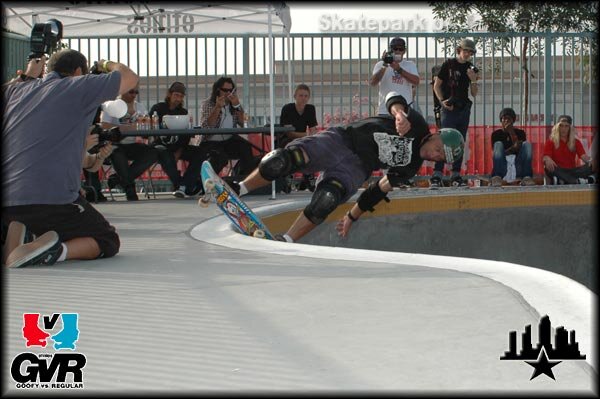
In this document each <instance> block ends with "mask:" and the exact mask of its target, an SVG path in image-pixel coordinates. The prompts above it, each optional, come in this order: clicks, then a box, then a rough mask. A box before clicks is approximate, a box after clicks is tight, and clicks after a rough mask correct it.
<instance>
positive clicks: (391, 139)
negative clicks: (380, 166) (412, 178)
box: [373, 132, 414, 167]
mask: <svg viewBox="0 0 600 399" xmlns="http://www.w3.org/2000/svg"><path fill="white" fill-rule="evenodd" d="M373 138H374V139H375V143H377V146H378V147H379V160H380V161H381V162H383V163H384V164H386V165H388V166H390V167H394V166H406V165H408V164H410V160H411V158H412V142H413V140H414V138H409V137H400V136H391V135H389V134H387V133H381V132H376V133H373Z"/></svg>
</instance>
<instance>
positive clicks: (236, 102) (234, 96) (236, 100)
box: [227, 92, 240, 107]
mask: <svg viewBox="0 0 600 399" xmlns="http://www.w3.org/2000/svg"><path fill="white" fill-rule="evenodd" d="M227 99H228V100H229V102H230V103H231V105H233V106H234V107H237V106H238V105H240V99H239V98H238V96H237V94H235V93H234V92H231V93H230V94H229V95H228V96H227Z"/></svg>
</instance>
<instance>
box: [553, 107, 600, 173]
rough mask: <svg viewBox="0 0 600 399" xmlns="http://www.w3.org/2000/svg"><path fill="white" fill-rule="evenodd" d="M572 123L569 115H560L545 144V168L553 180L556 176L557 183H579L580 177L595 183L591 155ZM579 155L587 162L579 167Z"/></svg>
mask: <svg viewBox="0 0 600 399" xmlns="http://www.w3.org/2000/svg"><path fill="white" fill-rule="evenodd" d="M572 125H573V118H571V117H570V116H569V115H561V116H559V117H558V123H557V124H556V125H554V127H552V132H551V133H550V137H549V138H548V140H547V141H546V144H545V146H544V156H543V158H542V160H543V161H544V170H545V172H546V175H547V176H548V177H549V178H550V180H551V181H552V182H554V178H555V177H556V179H557V183H560V182H562V183H564V184H578V183H579V182H580V179H584V180H585V182H586V183H587V182H590V183H594V182H595V179H594V177H593V176H592V168H591V165H590V157H589V156H588V155H587V154H586V151H585V149H584V148H583V144H581V141H580V140H579V139H577V137H576V136H577V132H576V130H575V128H574V127H573V126H572ZM577 157H579V159H581V160H582V161H583V162H585V164H584V165H583V166H579V167H577V163H576V158H577Z"/></svg>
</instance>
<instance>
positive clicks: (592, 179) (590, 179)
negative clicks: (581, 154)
mask: <svg viewBox="0 0 600 399" xmlns="http://www.w3.org/2000/svg"><path fill="white" fill-rule="evenodd" d="M587 184H596V176H594V175H589V176H588V178H587Z"/></svg>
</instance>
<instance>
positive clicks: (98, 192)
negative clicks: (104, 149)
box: [83, 107, 112, 203]
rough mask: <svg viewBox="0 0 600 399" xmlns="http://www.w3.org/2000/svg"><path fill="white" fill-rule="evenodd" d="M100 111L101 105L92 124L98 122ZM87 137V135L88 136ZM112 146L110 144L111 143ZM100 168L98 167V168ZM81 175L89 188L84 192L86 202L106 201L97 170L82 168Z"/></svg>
mask: <svg viewBox="0 0 600 399" xmlns="http://www.w3.org/2000/svg"><path fill="white" fill-rule="evenodd" d="M101 113H102V107H98V109H97V110H96V115H95V116H94V122H93V123H94V124H99V123H100V114H101ZM88 137H89V136H88ZM111 148H112V145H111ZM98 169H100V168H98ZM83 176H84V178H85V186H86V188H89V190H86V192H85V194H84V195H85V199H86V200H88V202H96V203H98V202H106V201H108V199H107V198H106V197H105V196H104V194H102V185H101V184H100V176H99V174H98V170H95V171H93V172H91V171H89V170H87V169H84V170H83Z"/></svg>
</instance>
